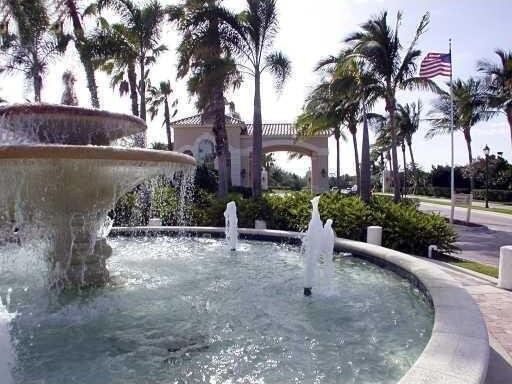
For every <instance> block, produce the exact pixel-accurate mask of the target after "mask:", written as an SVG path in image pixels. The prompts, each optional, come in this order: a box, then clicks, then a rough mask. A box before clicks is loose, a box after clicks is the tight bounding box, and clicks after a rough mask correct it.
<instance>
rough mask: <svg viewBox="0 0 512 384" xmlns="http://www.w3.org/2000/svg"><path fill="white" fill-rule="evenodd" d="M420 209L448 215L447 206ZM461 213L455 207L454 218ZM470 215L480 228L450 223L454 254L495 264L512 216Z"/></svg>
mask: <svg viewBox="0 0 512 384" xmlns="http://www.w3.org/2000/svg"><path fill="white" fill-rule="evenodd" d="M420 209H421V210H423V211H429V212H439V213H440V214H441V215H443V216H445V217H449V216H450V207H446V206H442V205H436V204H427V203H421V205H420ZM464 215H465V210H464V209H462V208H456V210H455V218H456V219H464ZM471 216H472V218H471V221H472V222H475V223H477V224H481V225H484V227H467V226H463V225H455V226H454V228H455V230H456V231H457V234H458V241H457V243H456V245H457V246H458V247H459V248H460V249H461V250H462V253H460V254H458V256H460V257H462V258H464V259H467V260H471V261H476V262H479V263H482V264H487V265H492V266H495V267H497V266H498V264H499V255H500V247H501V246H503V245H512V215H505V214H499V213H493V212H477V211H473V213H472V215H471ZM511 384H512V383H511Z"/></svg>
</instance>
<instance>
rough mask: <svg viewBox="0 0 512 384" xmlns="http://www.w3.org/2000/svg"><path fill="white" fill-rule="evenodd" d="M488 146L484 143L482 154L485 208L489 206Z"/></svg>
mask: <svg viewBox="0 0 512 384" xmlns="http://www.w3.org/2000/svg"><path fill="white" fill-rule="evenodd" d="M490 152H491V150H490V148H489V147H488V146H487V144H485V147H484V155H485V208H489V197H488V195H489V153H490Z"/></svg>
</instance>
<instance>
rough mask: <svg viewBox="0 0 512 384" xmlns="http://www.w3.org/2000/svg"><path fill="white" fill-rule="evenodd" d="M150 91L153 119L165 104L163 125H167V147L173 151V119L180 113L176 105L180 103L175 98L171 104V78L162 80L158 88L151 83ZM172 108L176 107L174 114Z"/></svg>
mask: <svg viewBox="0 0 512 384" xmlns="http://www.w3.org/2000/svg"><path fill="white" fill-rule="evenodd" d="M148 93H149V97H148V100H147V102H148V104H149V115H150V116H151V120H153V119H154V118H155V117H156V115H157V114H158V111H159V110H160V107H161V106H162V104H163V106H164V123H163V125H165V132H166V133H167V149H168V150H169V151H172V150H173V143H172V136H171V119H172V118H173V117H174V116H176V114H177V113H178V109H177V108H176V106H177V105H178V99H175V100H174V101H172V103H171V104H170V105H169V98H170V97H171V95H172V93H173V89H172V88H171V82H170V81H169V80H167V81H161V82H160V84H159V85H158V88H157V87H155V86H152V85H151V84H150V85H149V87H148ZM171 108H173V109H174V111H173V113H172V115H171Z"/></svg>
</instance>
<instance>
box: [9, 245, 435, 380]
mask: <svg viewBox="0 0 512 384" xmlns="http://www.w3.org/2000/svg"><path fill="white" fill-rule="evenodd" d="M110 244H111V246H112V248H113V254H112V256H111V258H109V259H108V262H107V263H108V268H109V270H110V276H111V283H110V284H109V285H108V286H106V287H102V288H97V289H94V290H86V291H82V292H81V293H76V292H75V293H70V292H63V293H61V294H57V293H56V292H55V291H52V290H47V289H46V284H47V280H46V279H45V278H44V277H41V276H42V275H44V273H45V271H46V269H45V263H44V260H41V262H40V263H39V264H37V263H36V262H35V261H34V260H38V258H37V257H35V255H34V254H30V252H27V250H26V249H25V250H23V251H22V250H19V251H18V252H19V254H16V253H13V252H16V247H15V246H14V245H12V246H11V249H6V248H3V249H2V248H0V256H1V257H2V266H4V268H3V269H2V273H1V275H0V282H1V286H0V293H1V294H2V296H3V298H4V299H5V294H6V292H7V289H8V288H12V293H11V302H10V305H9V307H8V309H9V312H10V313H16V315H15V317H14V319H13V320H12V322H11V337H12V338H13V345H14V350H15V358H14V361H15V366H14V370H13V373H14V375H13V376H14V378H15V382H17V383H33V382H34V383H35V382H37V383H39V382H48V383H66V384H68V383H88V384H91V383H141V382H148V383H193V382H208V383H292V382H293V383H312V382H318V383H361V384H362V383H396V382H397V381H398V380H399V379H400V377H401V376H403V375H404V373H405V372H406V371H407V370H408V369H409V368H410V367H411V365H412V364H413V363H414V362H415V360H416V359H417V357H418V356H419V355H420V354H421V352H422V351H423V349H424V347H425V345H426V344H427V342H428V340H429V338H430V334H431V328H432V324H433V310H432V308H431V305H430V304H429V303H428V302H427V300H426V299H425V298H424V296H423V294H422V293H420V292H419V291H418V290H417V289H416V288H414V287H413V286H412V285H411V284H410V283H409V282H408V280H405V279H403V278H401V277H399V276H398V275H396V274H395V273H393V272H391V271H388V270H386V269H383V268H380V267H377V266H375V265H374V264H371V263H369V262H366V261H364V260H361V259H358V258H352V257H345V258H341V259H338V260H337V261H336V268H335V273H334V278H333V282H332V286H333V288H334V292H335V293H334V294H323V293H322V289H321V288H315V292H314V295H313V296H311V297H304V296H303V292H302V283H303V273H304V271H303V268H304V266H303V262H302V256H301V254H300V252H299V248H298V247H295V246H290V245H279V244H276V243H272V242H258V241H247V240H243V241H240V243H239V245H238V251H237V252H231V251H230V250H229V248H228V247H226V245H225V242H224V241H223V240H216V239H212V238H194V237H192V238H190V237H189V238H176V237H152V238H145V237H135V238H125V237H117V238H113V239H111V240H110ZM34 252H35V251H34ZM23 260H25V261H26V263H25V264H23ZM7 271H9V272H7ZM4 302H5V300H4Z"/></svg>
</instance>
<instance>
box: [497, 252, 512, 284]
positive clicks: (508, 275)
mask: <svg viewBox="0 0 512 384" xmlns="http://www.w3.org/2000/svg"><path fill="white" fill-rule="evenodd" d="M498 287H500V288H505V289H512V245H505V246H503V247H501V248H500V270H499V277H498Z"/></svg>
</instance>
